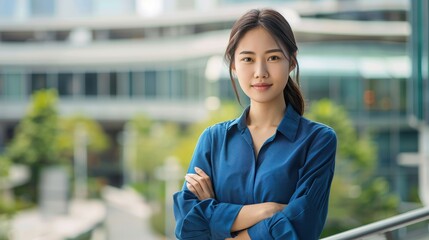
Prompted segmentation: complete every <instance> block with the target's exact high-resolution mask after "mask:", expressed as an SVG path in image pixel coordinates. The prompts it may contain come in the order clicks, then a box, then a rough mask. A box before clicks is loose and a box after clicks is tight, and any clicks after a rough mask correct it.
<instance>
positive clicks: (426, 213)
mask: <svg viewBox="0 0 429 240" xmlns="http://www.w3.org/2000/svg"><path fill="white" fill-rule="evenodd" d="M428 219H429V207H423V208H419V209H416V210H412V211H409V212H406V213H402V214H399V215H396V216H394V217H391V218H387V219H384V220H380V221H378V222H374V223H370V224H367V225H364V226H361V227H357V228H354V229H351V230H348V231H345V232H342V233H339V234H336V235H332V236H329V237H326V238H323V239H322V240H348V239H361V238H363V237H368V236H371V235H376V234H380V235H385V239H390V238H391V237H390V234H391V231H393V230H396V229H399V228H401V227H405V226H408V225H411V224H414V223H418V222H422V221H425V220H428Z"/></svg>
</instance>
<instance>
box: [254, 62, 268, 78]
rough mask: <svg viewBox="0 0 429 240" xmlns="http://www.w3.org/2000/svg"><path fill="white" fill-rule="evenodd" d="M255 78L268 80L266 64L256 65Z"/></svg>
mask: <svg viewBox="0 0 429 240" xmlns="http://www.w3.org/2000/svg"><path fill="white" fill-rule="evenodd" d="M255 66H256V69H255V74H254V77H255V78H268V69H267V66H266V64H265V63H264V62H261V63H259V64H255Z"/></svg>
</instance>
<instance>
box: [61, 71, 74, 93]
mask: <svg viewBox="0 0 429 240" xmlns="http://www.w3.org/2000/svg"><path fill="white" fill-rule="evenodd" d="M58 94H59V95H60V96H71V95H73V74H71V73H60V74H58Z"/></svg>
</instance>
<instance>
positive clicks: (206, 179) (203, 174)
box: [194, 167, 214, 196]
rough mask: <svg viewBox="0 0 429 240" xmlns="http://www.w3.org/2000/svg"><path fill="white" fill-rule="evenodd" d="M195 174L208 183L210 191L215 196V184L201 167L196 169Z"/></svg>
mask: <svg viewBox="0 0 429 240" xmlns="http://www.w3.org/2000/svg"><path fill="white" fill-rule="evenodd" d="M194 170H195V172H197V174H198V175H200V176H201V177H202V179H203V180H204V181H205V182H206V184H207V187H208V191H210V193H211V194H212V195H213V196H214V191H213V184H212V181H211V179H210V177H209V176H208V175H207V174H206V173H205V172H204V171H203V170H202V169H201V168H199V167H195V168H194Z"/></svg>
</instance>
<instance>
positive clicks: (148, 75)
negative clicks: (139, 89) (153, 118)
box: [144, 70, 157, 98]
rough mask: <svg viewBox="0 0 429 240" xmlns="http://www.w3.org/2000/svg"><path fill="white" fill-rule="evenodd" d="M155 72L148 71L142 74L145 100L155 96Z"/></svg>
mask: <svg viewBox="0 0 429 240" xmlns="http://www.w3.org/2000/svg"><path fill="white" fill-rule="evenodd" d="M156 77H157V72H156V71H154V70H149V71H146V72H144V81H145V84H144V95H145V97H147V98H155V97H156V96H157V82H156Z"/></svg>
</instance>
